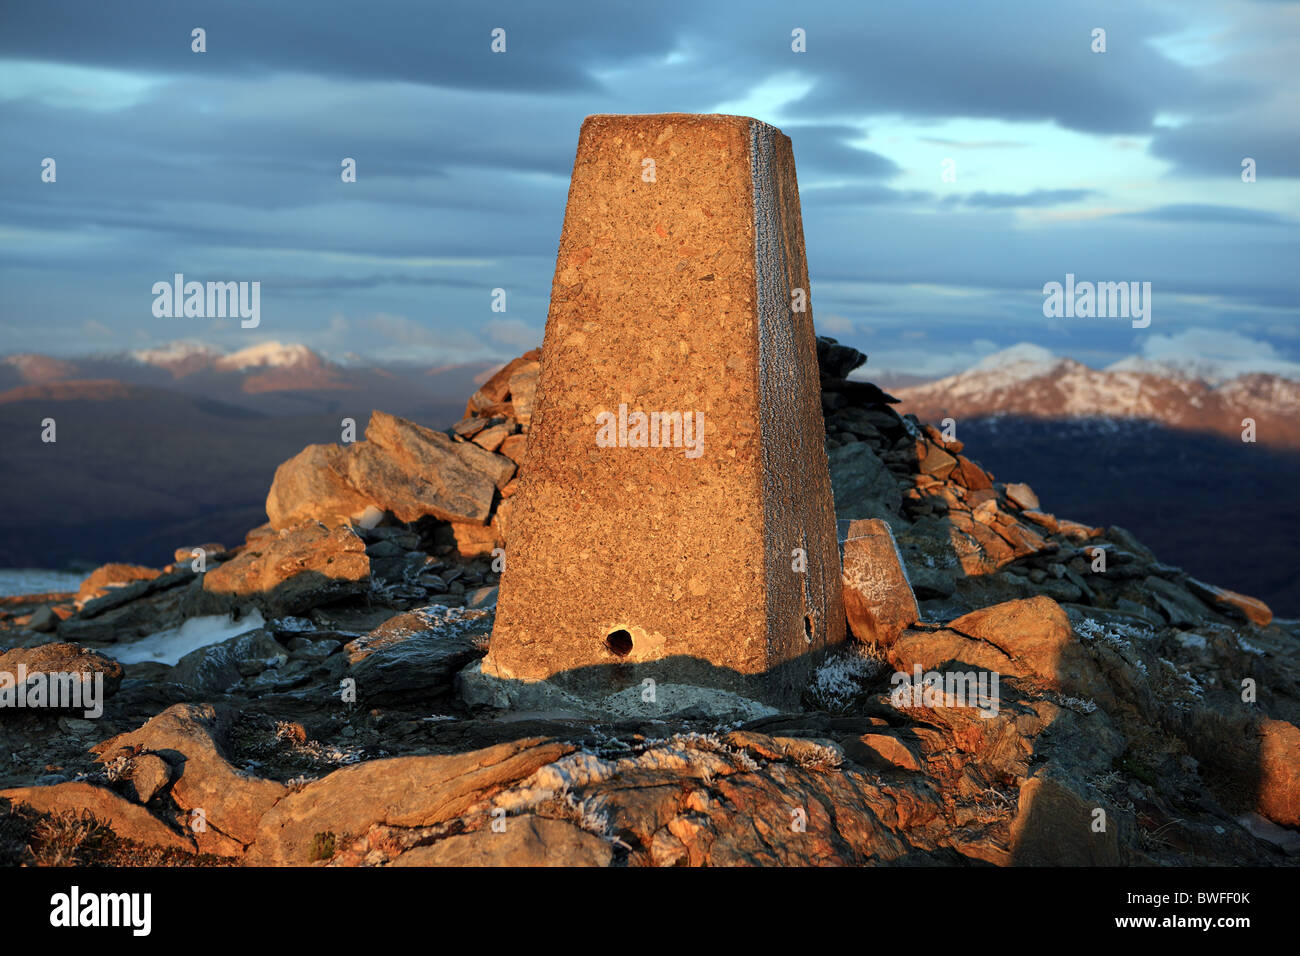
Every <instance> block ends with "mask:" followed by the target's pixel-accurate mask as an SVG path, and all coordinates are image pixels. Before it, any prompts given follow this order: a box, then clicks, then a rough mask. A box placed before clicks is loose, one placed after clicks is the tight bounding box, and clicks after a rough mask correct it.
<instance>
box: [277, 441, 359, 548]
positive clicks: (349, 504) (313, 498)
mask: <svg viewBox="0 0 1300 956" xmlns="http://www.w3.org/2000/svg"><path fill="white" fill-rule="evenodd" d="M356 447H357V446H356V445H350V446H348V447H347V448H343V447H341V446H339V445H308V446H307V447H306V448H304V449H303V450H302V451H300V452H298V454H296V455H294V456H293V457H292V458H290V459H289V460H288V461H286V462H284V463H283V464H281V465H280V467H279V468H277V469H275V478H274V479H273V480H272V481H271V490H270V492H269V493H268V494H267V496H266V516H267V517H268V518H270V520H271V526H272V527H274V528H276V529H277V530H278V529H280V528H288V527H290V526H292V525H295V524H299V523H301V522H303V521H307V520H312V521H321V522H324V523H325V524H327V525H339V524H347V523H348V522H349V521H351V520H353V519H357V518H359V517H360V516H361V515H362V514H363V513H364V512H365V510H366V507H367V506H368V505H370V504H371V501H370V499H369V498H367V497H366V496H364V495H363V494H361V493H360V492H359V491H357V490H356V488H354V487H353V486H352V484H351V482H350V481H349V480H348V458H349V455H350V454H351V453H352V452H353V450H354V449H355V448H356Z"/></svg>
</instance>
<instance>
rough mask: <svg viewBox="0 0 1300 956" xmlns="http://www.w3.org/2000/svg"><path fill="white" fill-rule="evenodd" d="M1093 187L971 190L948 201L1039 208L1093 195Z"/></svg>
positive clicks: (1001, 206) (1075, 200)
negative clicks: (1001, 190) (999, 191)
mask: <svg viewBox="0 0 1300 956" xmlns="http://www.w3.org/2000/svg"><path fill="white" fill-rule="evenodd" d="M1095 192H1096V190H1093V189H1035V190H1033V191H1031V192H1027V193H988V192H983V191H980V192H973V193H969V194H968V195H965V196H954V197H950V199H949V200H948V201H955V202H959V203H961V204H962V205H965V206H976V207H981V208H984V209H1016V208H1040V207H1043V206H1060V205H1064V204H1066V203H1072V202H1078V201H1079V200H1080V199H1086V198H1088V197H1089V196H1091V195H1093V194H1094V193H1095Z"/></svg>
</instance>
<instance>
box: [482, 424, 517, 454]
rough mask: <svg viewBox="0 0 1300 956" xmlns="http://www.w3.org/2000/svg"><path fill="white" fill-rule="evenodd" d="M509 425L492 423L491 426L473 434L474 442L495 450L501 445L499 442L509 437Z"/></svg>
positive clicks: (489, 449)
mask: <svg viewBox="0 0 1300 956" xmlns="http://www.w3.org/2000/svg"><path fill="white" fill-rule="evenodd" d="M510 432H511V426H509V425H494V426H493V427H491V428H485V429H483V431H481V432H479V433H478V434H477V435H475V436H474V444H476V445H478V446H479V447H480V448H485V449H487V450H488V451H496V450H497V449H499V448H500V447H501V443H502V442H504V441H505V440H506V438H507V437H509V435H510Z"/></svg>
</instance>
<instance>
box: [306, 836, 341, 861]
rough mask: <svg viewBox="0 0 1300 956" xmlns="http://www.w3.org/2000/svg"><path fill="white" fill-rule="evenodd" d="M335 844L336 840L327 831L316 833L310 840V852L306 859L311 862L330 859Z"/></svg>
mask: <svg viewBox="0 0 1300 956" xmlns="http://www.w3.org/2000/svg"><path fill="white" fill-rule="evenodd" d="M337 842H338V838H337V837H335V836H334V834H333V833H331V832H330V831H329V830H326V831H324V832H323V833H317V834H316V835H315V836H313V837H312V838H311V850H310V851H309V853H308V858H309V859H311V860H312V861H313V862H315V861H317V860H329V859H332V858H333V856H334V848H335V845H336V843H337Z"/></svg>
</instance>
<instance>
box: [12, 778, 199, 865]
mask: <svg viewBox="0 0 1300 956" xmlns="http://www.w3.org/2000/svg"><path fill="white" fill-rule="evenodd" d="M0 799H7V800H11V801H13V802H14V803H21V804H24V805H26V806H29V807H31V808H32V809H33V810H38V811H40V812H41V813H51V814H62V813H71V814H74V815H80V814H83V813H88V814H90V815H91V816H93V817H94V818H95V819H96V820H99V821H100V822H101V823H103V824H105V825H106V826H108V828H109V829H111V830H112V831H113V832H114V833H115V834H117V836H118V837H120V838H122V839H123V840H131V841H132V842H134V843H140V844H143V845H146V846H160V847H164V848H167V849H174V850H184V851H186V852H191V853H192V852H194V844H193V843H192V842H191V841H190V840H189V838H188V837H186V836H184V835H182V834H180V833H177V832H176V831H174V830H172V829H171V828H170V827H168V826H167V824H165V823H163V822H162V821H161V820H159V819H158V818H157V817H155V816H154V815H153V814H151V813H150V812H149V811H148V810H146V809H144V807H141V806H138V805H136V804H134V803H131V802H130V801H128V800H125V799H123V798H122V797H119V796H118V795H117V794H116V793H114V792H113V791H112V790H108V789H106V788H104V787H97V786H95V785H93V784H89V783H79V782H68V783H60V784H56V785H55V786H51V787H19V788H18V789H15V790H0Z"/></svg>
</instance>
